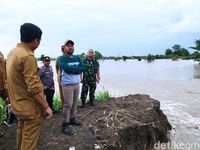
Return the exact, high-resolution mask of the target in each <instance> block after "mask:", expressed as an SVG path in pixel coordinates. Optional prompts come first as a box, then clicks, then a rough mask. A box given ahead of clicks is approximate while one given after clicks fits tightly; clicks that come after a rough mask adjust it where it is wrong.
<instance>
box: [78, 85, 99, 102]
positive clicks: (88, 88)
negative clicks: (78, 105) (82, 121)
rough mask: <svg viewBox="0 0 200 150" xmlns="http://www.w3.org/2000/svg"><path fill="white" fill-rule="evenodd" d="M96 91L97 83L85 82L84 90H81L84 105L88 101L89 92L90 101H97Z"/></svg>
mask: <svg viewBox="0 0 200 150" xmlns="http://www.w3.org/2000/svg"><path fill="white" fill-rule="evenodd" d="M95 90H96V82H83V85H82V90H81V100H82V103H85V100H86V99H87V95H88V91H89V98H90V101H91V102H93V101H94V99H95Z"/></svg>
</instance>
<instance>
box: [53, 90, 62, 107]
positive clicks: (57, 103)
mask: <svg viewBox="0 0 200 150" xmlns="http://www.w3.org/2000/svg"><path fill="white" fill-rule="evenodd" d="M53 108H54V110H59V109H60V108H61V100H60V96H59V95H58V94H57V93H56V94H55V95H54V97H53Z"/></svg>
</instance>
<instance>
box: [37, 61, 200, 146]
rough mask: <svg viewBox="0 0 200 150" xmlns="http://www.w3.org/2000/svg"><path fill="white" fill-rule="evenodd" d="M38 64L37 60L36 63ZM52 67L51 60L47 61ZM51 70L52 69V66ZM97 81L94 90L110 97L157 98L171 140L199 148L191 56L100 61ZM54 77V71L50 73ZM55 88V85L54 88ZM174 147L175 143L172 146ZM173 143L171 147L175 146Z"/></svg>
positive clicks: (196, 78)
mask: <svg viewBox="0 0 200 150" xmlns="http://www.w3.org/2000/svg"><path fill="white" fill-rule="evenodd" d="M39 64H40V65H41V63H39ZM51 65H52V66H53V68H55V62H52V64H51ZM54 70H55V69H54ZM100 70H101V81H100V83H99V85H98V87H97V92H98V91H102V90H108V91H109V93H110V94H111V95H112V96H113V97H118V96H125V95H128V94H137V93H139V94H148V95H150V96H151V97H152V98H155V99H157V100H159V101H160V104H161V109H162V110H163V112H164V113H165V114H166V115H167V117H168V120H169V122H170V123H171V125H172V126H173V131H171V141H172V142H175V143H176V144H181V143H184V144H187V146H188V147H181V150H182V149H185V150H186V149H189V146H190V145H191V144H197V145H199V147H192V146H191V147H190V149H191V150H196V149H198V150H199V149H200V113H199V111H200V65H199V64H198V62H195V61H193V60H178V61H171V60H156V61H153V62H151V63H147V62H146V61H143V60H142V61H137V60H127V61H114V60H106V61H100ZM54 78H55V81H56V80H57V79H56V75H55V76H54ZM56 90H57V88H56ZM175 148H176V147H175ZM175 148H174V147H173V148H172V149H175Z"/></svg>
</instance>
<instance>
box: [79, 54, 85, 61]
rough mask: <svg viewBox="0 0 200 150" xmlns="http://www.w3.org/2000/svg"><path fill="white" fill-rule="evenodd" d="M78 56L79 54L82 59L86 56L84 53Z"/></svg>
mask: <svg viewBox="0 0 200 150" xmlns="http://www.w3.org/2000/svg"><path fill="white" fill-rule="evenodd" d="M78 56H79V58H80V59H82V60H83V59H85V57H86V55H85V53H81V54H79V55H78Z"/></svg>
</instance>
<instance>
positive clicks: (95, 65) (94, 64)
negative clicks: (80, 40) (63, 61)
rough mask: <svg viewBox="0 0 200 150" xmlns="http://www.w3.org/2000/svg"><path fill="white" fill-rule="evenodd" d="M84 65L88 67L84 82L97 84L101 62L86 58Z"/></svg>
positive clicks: (84, 73) (84, 74)
mask: <svg viewBox="0 0 200 150" xmlns="http://www.w3.org/2000/svg"><path fill="white" fill-rule="evenodd" d="M83 63H84V64H85V65H86V66H87V67H86V70H85V71H84V72H83V82H84V81H85V82H87V81H91V82H96V73H97V70H98V69H99V62H98V61H97V60H96V59H95V58H92V59H88V58H87V57H86V58H85V60H84V61H83Z"/></svg>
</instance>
